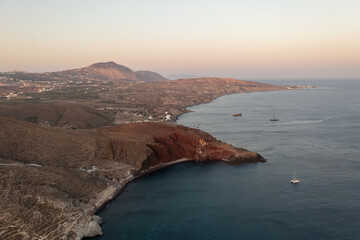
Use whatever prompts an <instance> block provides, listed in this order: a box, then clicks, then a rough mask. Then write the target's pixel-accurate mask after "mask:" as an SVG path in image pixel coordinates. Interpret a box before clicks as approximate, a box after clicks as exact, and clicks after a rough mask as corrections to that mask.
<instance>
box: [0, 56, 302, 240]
mask: <svg viewBox="0 0 360 240" xmlns="http://www.w3.org/2000/svg"><path fill="white" fill-rule="evenodd" d="M295 88H299V87H291V86H275V85H270V84H263V83H256V82H249V81H241V80H236V79H227V78H197V79H178V80H167V79H165V78H164V77H162V76H161V75H159V74H157V73H154V72H149V71H137V72H134V71H132V70H130V69H129V68H127V67H124V66H121V65H118V64H116V63H113V62H108V63H97V64H93V65H91V66H89V67H86V68H81V69H74V70H67V71H61V72H51V73H25V72H7V73H0V94H2V97H1V98H0V182H1V184H0V197H1V199H2V201H1V202H0V210H1V215H0V238H1V239H11V240H12V239H82V238H84V237H92V236H96V235H99V234H102V231H101V227H100V223H101V219H100V218H99V217H98V216H96V215H95V214H96V212H97V211H98V210H99V209H101V208H102V207H103V206H104V205H106V204H107V203H108V202H109V201H110V200H111V199H113V198H114V197H116V196H117V195H118V194H119V192H120V191H121V189H122V188H123V187H124V186H125V185H126V184H127V183H128V182H129V181H131V180H132V179H134V178H136V177H139V176H142V175H144V174H147V173H148V172H151V171H154V170H157V169H159V168H162V167H166V166H169V165H171V164H175V163H178V162H182V161H189V160H191V161H197V162H204V161H225V162H228V163H230V164H243V163H250V162H264V161H265V159H263V158H262V157H261V156H260V155H259V154H257V153H253V152H250V151H247V150H246V149H242V148H238V147H234V146H231V145H229V144H226V143H223V142H221V141H218V140H216V139H215V138H214V137H212V136H210V135H209V134H207V133H205V132H202V131H201V130H199V129H192V128H188V127H184V126H181V125H176V124H173V122H174V121H175V120H176V117H177V116H179V115H180V114H183V113H186V112H187V110H186V107H187V106H190V105H195V104H200V103H204V102H209V101H211V100H213V99H215V98H216V97H219V96H222V95H226V94H232V93H239V92H252V91H269V90H286V89H295Z"/></svg>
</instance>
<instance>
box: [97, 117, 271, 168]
mask: <svg viewBox="0 0 360 240" xmlns="http://www.w3.org/2000/svg"><path fill="white" fill-rule="evenodd" d="M103 130H104V131H111V135H112V136H113V139H114V140H115V139H117V141H119V139H120V138H122V137H124V136H128V139H133V143H132V144H138V145H143V147H144V146H146V147H145V148H144V149H143V150H142V151H143V152H144V154H142V156H144V155H146V156H147V157H146V159H144V158H143V159H142V160H140V159H139V161H136V162H137V163H138V164H139V163H140V162H141V169H142V170H144V169H146V168H148V167H153V166H157V165H160V164H164V163H170V162H172V161H176V160H178V159H182V158H187V159H192V160H195V161H197V162H205V161H219V160H223V161H226V162H228V163H230V164H241V163H248V162H264V161H265V160H264V158H262V157H261V156H260V155H258V154H256V153H253V152H249V151H247V150H245V149H242V148H236V147H233V146H231V145H230V144H227V143H223V142H221V141H218V140H216V139H215V138H214V137H212V136H211V135H209V134H207V133H205V132H202V131H200V130H198V129H192V128H187V127H184V126H181V125H174V124H163V123H161V124H160V123H139V124H126V125H121V126H117V127H113V128H104V129H103ZM136 136H137V137H136ZM135 139H137V141H136V140H135ZM141 142H142V143H141ZM120 145H121V144H117V146H118V147H117V148H116V149H117V150H114V151H115V152H114V156H120V155H121V154H124V151H127V150H126V149H124V148H121V149H120V148H119V146H120ZM128 147H129V146H128Z"/></svg>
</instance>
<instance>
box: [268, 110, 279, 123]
mask: <svg viewBox="0 0 360 240" xmlns="http://www.w3.org/2000/svg"><path fill="white" fill-rule="evenodd" d="M270 121H273V122H274V121H279V119H278V118H275V110H274V111H273V117H272V118H271V119H270Z"/></svg>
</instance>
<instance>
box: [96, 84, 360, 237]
mask: <svg viewBox="0 0 360 240" xmlns="http://www.w3.org/2000/svg"><path fill="white" fill-rule="evenodd" d="M268 82H271V83H275V84H283V85H286V84H291V85H316V86H317V88H315V89H305V90H292V91H272V92H257V93H242V94H234V95H229V96H223V97H220V98H218V99H216V100H215V101H213V102H211V103H208V104H202V105H198V106H194V107H191V108H190V109H191V110H192V111H194V112H192V113H189V114H185V115H183V116H181V117H180V118H179V120H178V123H179V124H184V125H186V126H190V127H193V126H196V125H197V124H198V123H200V129H202V130H204V131H206V132H209V133H211V134H212V135H213V136H215V137H216V138H218V139H220V140H222V141H225V142H228V143H230V144H232V145H234V146H238V147H244V148H247V149H249V150H251V151H255V152H258V153H260V154H261V155H262V156H263V157H265V158H266V159H267V161H268V162H267V163H259V164H247V165H241V166H230V165H227V164H225V163H221V162H219V163H207V164H197V163H183V164H180V165H176V166H172V167H170V168H168V169H164V170H161V171H159V172H156V173H153V174H150V175H148V176H146V177H143V178H141V179H138V180H136V181H134V182H133V183H131V184H130V185H128V187H127V190H128V191H127V192H125V193H123V194H122V195H121V196H119V197H118V198H117V199H116V200H115V201H113V202H112V203H111V205H110V206H109V207H108V208H107V209H106V210H104V211H102V212H100V216H101V217H102V218H103V220H104V224H103V230H104V236H103V237H99V238H97V239H133V240H140V239H149V240H150V239H151V240H155V239H156V240H157V239H161V240H170V239H171V240H176V239H179V240H180V239H194V240H195V239H196V240H200V239H209V240H210V239H211V240H213V239H229V240H234V239H261V240H263V239H274V240H275V239H276V240H282V239H284V240H285V239H286V240H287V239H299V240H305V239H326V240H329V239H336V240H338V239H354V240H355V239H360V80H358V81H356V80H331V81H330V80H317V81H315V80H314V81H295V80H293V81H285V80H284V81H268ZM273 110H275V112H276V117H277V118H279V119H280V121H279V122H270V121H269V119H270V118H271V117H272V114H273ZM237 112H241V113H242V114H243V116H242V117H238V118H234V117H232V114H233V113H237ZM294 170H296V176H297V177H298V178H299V179H300V180H301V182H300V183H299V184H298V185H293V184H290V182H289V181H290V179H291V177H292V175H293V172H294Z"/></svg>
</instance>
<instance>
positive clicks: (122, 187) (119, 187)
mask: <svg viewBox="0 0 360 240" xmlns="http://www.w3.org/2000/svg"><path fill="white" fill-rule="evenodd" d="M308 88H310V87H309V86H293V87H289V86H279V88H278V89H271V90H260V91H246V92H238V93H230V94H224V95H221V96H218V97H216V98H214V99H211V100H210V101H206V102H201V103H198V104H194V105H189V106H186V108H185V110H186V112H184V113H181V114H179V115H176V116H175V120H174V121H171V124H176V121H177V120H178V118H179V117H180V116H182V115H183V114H186V113H190V112H192V111H191V110H188V109H187V108H188V107H193V106H198V105H201V104H206V103H210V102H212V101H214V100H216V99H218V98H220V97H223V96H228V95H233V94H242V93H251V92H268V91H283V90H296V89H308ZM311 88H313V87H311ZM191 161H194V162H197V161H196V160H194V159H190V158H181V159H177V160H175V161H171V162H168V163H163V164H159V165H156V166H152V167H150V168H147V169H145V170H141V171H140V172H139V173H138V174H137V175H132V176H131V177H128V178H124V179H122V180H120V184H119V185H117V186H116V189H115V190H114V191H113V192H112V194H111V195H110V196H107V197H106V199H105V201H103V202H102V203H101V204H100V205H98V206H97V207H95V208H94V209H93V210H92V213H93V214H94V215H95V216H97V214H98V213H99V212H101V211H102V210H104V209H106V208H107V207H108V206H109V204H111V202H112V201H113V200H115V199H116V198H117V197H118V196H120V195H121V194H122V193H123V192H124V191H125V188H126V186H127V185H128V184H130V183H131V182H132V181H134V180H136V179H138V178H141V177H143V176H146V175H147V174H150V173H152V172H155V171H158V170H161V169H164V168H167V167H170V166H173V165H176V164H180V163H184V162H191ZM218 161H222V162H225V163H228V164H232V163H231V161H230V160H228V159H220V160H218ZM248 163H251V162H248ZM101 224H102V223H101V221H100V222H98V225H99V227H100V230H101V229H102V228H101ZM99 235H103V233H102V230H101V232H100V233H99V234H98V235H96V236H99ZM93 237H95V236H93ZM88 238H89V239H91V238H92V237H86V239H88Z"/></svg>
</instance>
